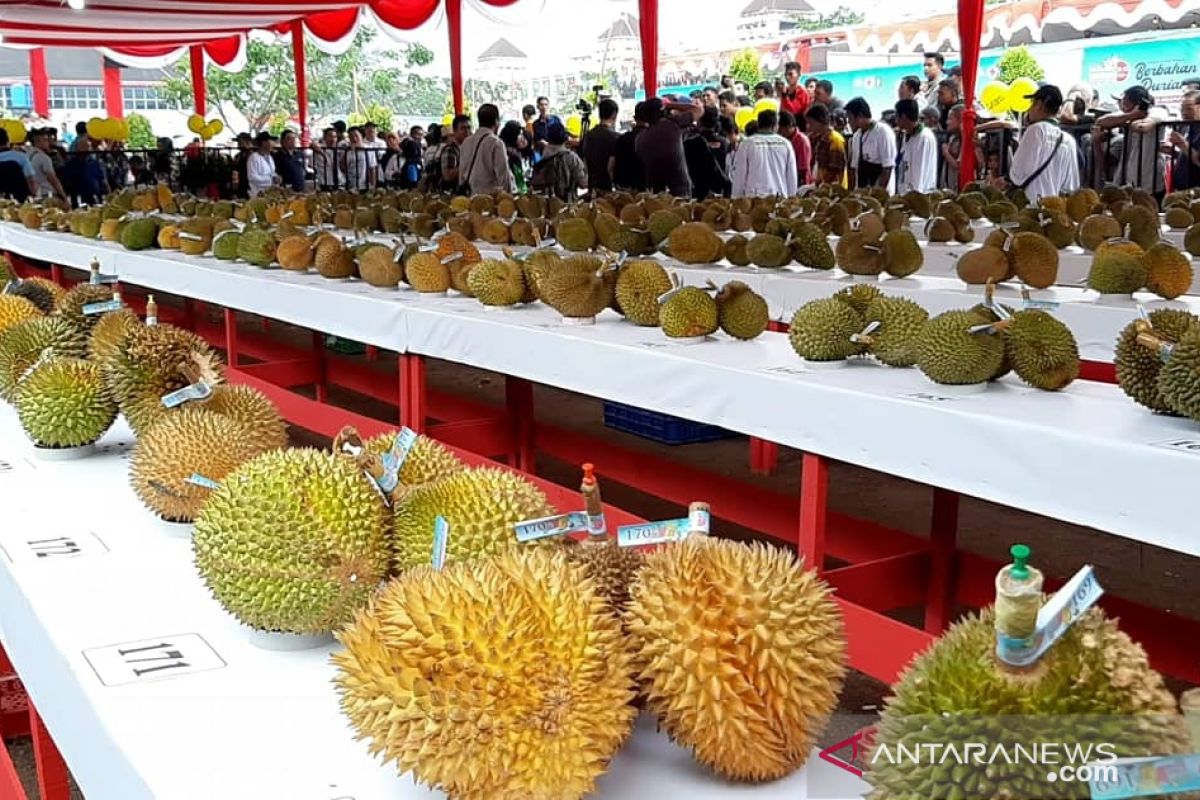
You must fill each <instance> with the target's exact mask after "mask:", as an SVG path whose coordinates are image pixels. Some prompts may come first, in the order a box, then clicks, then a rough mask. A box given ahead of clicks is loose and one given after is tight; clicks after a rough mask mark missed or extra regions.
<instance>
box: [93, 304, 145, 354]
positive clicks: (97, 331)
mask: <svg viewBox="0 0 1200 800" xmlns="http://www.w3.org/2000/svg"><path fill="white" fill-rule="evenodd" d="M141 324H142V323H141V320H139V319H138V317H137V314H134V313H133V312H132V311H131V310H129V309H128V308H122V309H121V310H120V311H113V312H111V313H109V314H104V315H103V316H101V317H100V321H99V322H97V323H96V327H94V328H92V333H91V336H89V337H88V346H87V354H88V358H90V359H91V360H92V361H95V362H96V363H98V364H103V363H104V361H105V359H107V358H108V357H110V356H111V355H112V354H113V353H114V352H115V351H116V350H117V348H119V347H120V346H121V345H122V344H123V343H124V341H125V337H126V335H128V333H129V331H131V330H132V329H134V328H136V327H138V326H139V325H141Z"/></svg>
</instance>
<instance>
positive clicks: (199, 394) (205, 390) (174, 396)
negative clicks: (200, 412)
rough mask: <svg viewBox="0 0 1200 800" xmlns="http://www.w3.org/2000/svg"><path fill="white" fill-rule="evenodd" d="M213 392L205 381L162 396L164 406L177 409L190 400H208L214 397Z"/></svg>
mask: <svg viewBox="0 0 1200 800" xmlns="http://www.w3.org/2000/svg"><path fill="white" fill-rule="evenodd" d="M212 393H213V390H212V387H211V386H209V385H208V384H207V383H205V382H204V381H199V382H198V383H193V384H190V385H188V386H185V387H183V388H182V389H179V390H177V391H174V392H170V393H168V394H164V395H163V396H162V404H163V405H164V406H165V407H167V408H176V407H177V406H181V405H183V404H184V403H186V402H188V401H189V400H207V399H208V398H209V397H211V396H212Z"/></svg>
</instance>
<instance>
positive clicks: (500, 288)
mask: <svg viewBox="0 0 1200 800" xmlns="http://www.w3.org/2000/svg"><path fill="white" fill-rule="evenodd" d="M467 283H468V284H469V285H470V287H471V294H473V295H475V297H476V298H477V299H478V300H479V302H481V303H483V304H484V305H485V306H515V305H516V304H517V303H520V302H521V300H522V298H524V297H525V274H524V272H523V271H522V270H521V265H520V264H518V263H517V262H515V261H512V260H510V259H507V258H492V259H487V260H485V261H481V262H479V263H478V264H476V265H475V266H473V267H471V272H470V274H469V275H468V276H467Z"/></svg>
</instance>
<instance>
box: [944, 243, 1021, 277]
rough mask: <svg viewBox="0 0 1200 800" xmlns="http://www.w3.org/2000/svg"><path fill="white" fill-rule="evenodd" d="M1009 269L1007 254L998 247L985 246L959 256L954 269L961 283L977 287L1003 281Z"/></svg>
mask: <svg viewBox="0 0 1200 800" xmlns="http://www.w3.org/2000/svg"><path fill="white" fill-rule="evenodd" d="M1009 267H1010V262H1009V260H1008V254H1007V253H1005V252H1004V251H1003V250H1001V249H1000V248H999V247H992V246H991V245H987V244H985V245H984V246H983V247H978V248H976V249H974V250H968V251H967V252H965V253H963V254H962V255H961V256H959V257H958V262H957V264H955V267H954V269H955V271H956V272H957V273H958V278H959V280H961V281H962V282H963V283H967V284H971V285H976V286H977V285H981V284H985V283H987V282H989V281H992V282H998V281H1002V280H1004V279H1005V278H1006V277H1008V271H1009Z"/></svg>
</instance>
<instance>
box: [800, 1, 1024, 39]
mask: <svg viewBox="0 0 1200 800" xmlns="http://www.w3.org/2000/svg"><path fill="white" fill-rule="evenodd" d="M1006 2H1007V0H1006ZM865 20H866V17H865V16H864V15H863V13H862V12H861V11H855V10H853V9H851V8H847V7H846V6H838V7H837V8H836V9H835V10H834V11H833V13H831V14H821V15H819V16H817V17H816V18H811V17H808V18H804V19H797V20H796V23H795V27H794V28H792V30H793V31H823V30H828V29H829V28H848V27H850V26H852V25H861V24H862V23H863V22H864V21H865Z"/></svg>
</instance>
